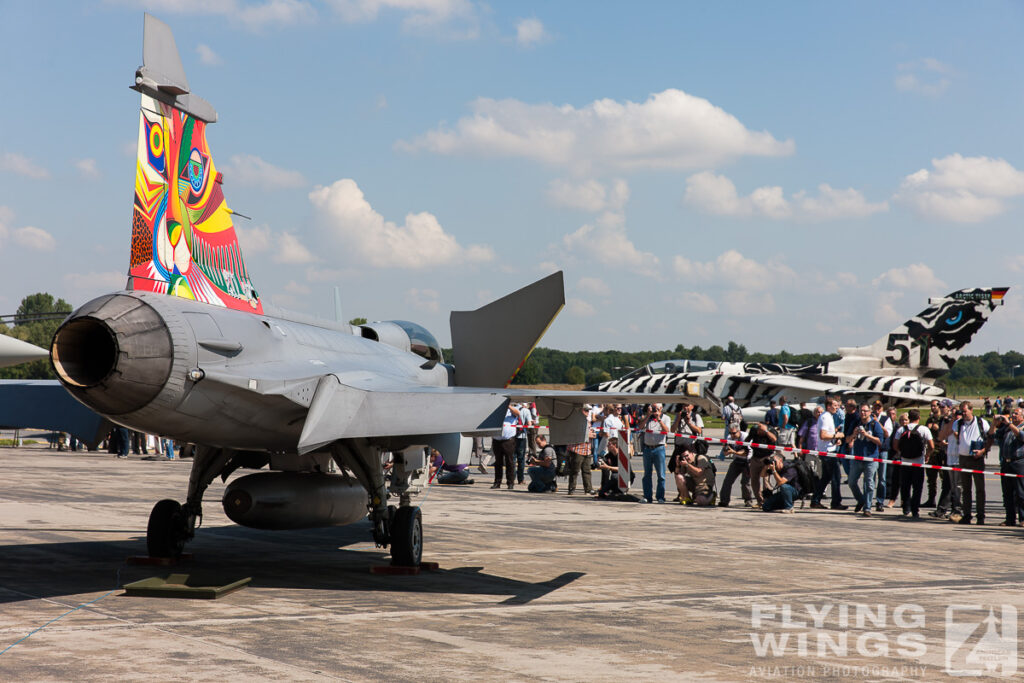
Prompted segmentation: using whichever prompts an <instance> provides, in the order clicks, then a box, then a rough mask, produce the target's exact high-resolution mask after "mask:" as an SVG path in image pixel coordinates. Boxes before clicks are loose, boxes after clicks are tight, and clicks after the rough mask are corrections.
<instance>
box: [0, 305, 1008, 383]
mask: <svg viewBox="0 0 1024 683" xmlns="http://www.w3.org/2000/svg"><path fill="white" fill-rule="evenodd" d="M70 312H71V304H69V303H68V302H66V301H64V300H63V299H55V298H54V297H53V296H52V295H51V294H47V293H45V292H38V293H36V294H31V295H29V296H26V297H25V298H24V299H22V300H21V305H20V306H18V310H17V311H16V312H15V314H14V316H13V318H12V319H11V320H10V321H9V324H5V323H2V322H0V334H6V335H10V336H13V337H17V338H18V339H22V340H24V341H27V342H29V343H31V344H35V345H36V346H39V347H42V348H44V349H49V348H50V341H51V340H52V339H53V333H54V332H56V331H57V327H58V326H59V325H60V322H61V320H60V318H61V317H62V315H66V314H68V313H70ZM350 322H351V323H353V324H362V323H365V322H366V320H365V319H362V318H356V319H353V320H351V321H350ZM444 357H445V359H446V360H448V361H449V362H456V361H455V359H454V357H453V354H452V350H451V349H445V350H444ZM683 358H686V359H690V360H716V361H730V362H736V363H744V362H747V363H798V364H810V363H821V362H823V361H829V360H835V359H837V358H838V356H836V355H835V354H823V353H789V352H788V351H779V352H778V353H761V352H754V353H751V352H750V351H748V350H747V347H746V346H744V345H743V344H738V343H736V342H734V341H730V342H729V343H728V344H727V345H726V346H724V347H723V346H719V345H717V344H715V345H713V346H709V347H707V348H703V347H701V346H686V345H684V344H679V345H677V346H676V347H675V348H674V349H664V350H661V351H559V350H558V349H548V348H544V347H539V348H537V349H534V351H533V353H532V354H530V358H529V359H528V360H527V361H526V363H525V364H524V365H523V367H522V368H520V370H519V373H518V374H517V375H516V377H515V379H514V380H513V381H514V382H515V383H516V384H595V383H597V382H604V381H607V380H609V379H613V378H618V377H621V376H622V375H625V374H626V373H628V372H630V371H631V370H634V369H636V368H639V367H643V366H644V365H647V364H648V363H654V362H656V361H661V360H672V359H683ZM0 378H3V379H55V378H56V376H55V375H54V374H53V370H52V369H51V368H50V362H49V361H48V360H46V359H43V360H38V361H33V362H32V363H25V364H22V365H17V366H14V367H10V368H0ZM937 383H938V384H939V385H940V386H944V387H945V388H946V391H947V392H949V393H951V394H977V395H984V394H994V393H997V392H1013V393H1018V390H1020V389H1024V354H1022V353H1020V352H1018V351H1007V352H1005V353H999V352H996V351H989V352H988V353H985V354H982V355H980V356H969V355H964V356H962V357H961V358H960V361H959V362H958V363H957V364H956V365H954V366H953V369H952V371H950V373H949V374H948V375H946V376H945V377H944V378H942V379H940V380H939V381H938V382H937Z"/></svg>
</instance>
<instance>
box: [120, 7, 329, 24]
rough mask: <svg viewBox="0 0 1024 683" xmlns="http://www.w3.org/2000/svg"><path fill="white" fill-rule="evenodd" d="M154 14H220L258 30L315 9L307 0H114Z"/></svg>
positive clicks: (306, 18)
mask: <svg viewBox="0 0 1024 683" xmlns="http://www.w3.org/2000/svg"><path fill="white" fill-rule="evenodd" d="M114 1H115V2H118V3H119V4H125V5H131V6H134V7H139V8H141V9H145V10H146V11H148V12H153V13H155V14H185V15H196V16H222V17H225V18H227V19H228V20H230V21H234V22H237V23H239V24H241V25H243V26H244V27H245V28H247V29H249V30H252V31H258V30H261V29H263V28H265V27H267V26H274V27H277V26H283V25H288V24H299V23H307V22H310V21H312V20H313V19H314V18H316V10H315V9H313V6H312V5H311V4H310V3H309V2H307V1H306V0H264V1H263V2H243V1H242V0H114Z"/></svg>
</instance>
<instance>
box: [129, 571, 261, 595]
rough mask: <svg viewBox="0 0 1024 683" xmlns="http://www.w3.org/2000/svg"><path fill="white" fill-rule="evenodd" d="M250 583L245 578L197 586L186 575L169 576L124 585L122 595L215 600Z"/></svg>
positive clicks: (249, 579) (248, 578) (248, 579)
mask: <svg viewBox="0 0 1024 683" xmlns="http://www.w3.org/2000/svg"><path fill="white" fill-rule="evenodd" d="M250 581H252V577H250V576H247V577H245V578H244V579H239V580H238V581H232V582H231V583H227V584H224V585H221V586H210V585H198V584H200V583H202V582H201V581H198V580H193V579H191V577H190V576H189V575H188V574H171V575H170V576H168V577H167V578H162V577H159V576H153V577H150V578H148V579H142V580H141V581H135V582H134V583H126V584H125V585H124V594H125V595H130V596H133V597H139V598H185V599H191V600H216V599H217V598H222V597H224V596H225V595H227V594H228V593H233V592H234V591H236V590H238V589H239V588H244V587H245V586H247V585H249V582H250Z"/></svg>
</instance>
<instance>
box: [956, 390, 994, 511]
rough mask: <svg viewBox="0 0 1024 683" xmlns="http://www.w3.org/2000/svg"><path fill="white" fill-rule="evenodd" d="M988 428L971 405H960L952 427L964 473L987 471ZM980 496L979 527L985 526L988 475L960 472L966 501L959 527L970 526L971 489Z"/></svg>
mask: <svg viewBox="0 0 1024 683" xmlns="http://www.w3.org/2000/svg"><path fill="white" fill-rule="evenodd" d="M988 431H989V424H988V423H987V422H986V421H985V419H984V418H981V417H975V416H974V407H973V406H972V405H971V402H970V401H964V402H963V403H961V404H960V418H959V419H958V420H957V421H956V422H954V423H953V433H954V434H956V441H957V454H958V455H959V457H960V467H962V468H964V469H965V470H984V469H985V456H986V455H987V454H988V449H989V445H990V444H989V442H988V441H987V437H988ZM972 484H973V485H974V490H975V491H976V492H977V506H978V524H984V523H985V475H984V474H981V472H978V473H977V474H971V473H970V472H960V488H961V496H962V497H963V506H964V516H963V518H962V519H961V520H960V524H970V523H971V498H972V495H971V485H972Z"/></svg>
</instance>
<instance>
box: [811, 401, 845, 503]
mask: <svg viewBox="0 0 1024 683" xmlns="http://www.w3.org/2000/svg"><path fill="white" fill-rule="evenodd" d="M838 409H839V404H838V403H837V402H836V400H835V399H834V398H830V399H827V400H826V401H825V412H823V413H822V414H821V416H820V417H818V423H817V424H816V425H815V427H814V428H815V429H816V430H817V431H818V450H822V451H828V452H830V453H835V452H836V439H837V437H838V438H841V437H842V434H841V433H837V432H836V423H835V414H836V411H837V410H838ZM840 470H842V467H841V466H840V464H839V459H838V458H831V457H827V456H826V457H823V458H822V459H821V481H820V482H818V490H817V491H815V492H814V495H813V496H812V498H811V507H812V508H820V509H824V508H825V506H824V505H822V504H821V499H822V497H823V496H824V495H825V488H826V487H827V486H829V485H831V486H832V505H831V506H830V507H831V508H832V509H833V510H846V509H848V507H849V506H847V505H843V493H842V491H841V490H840V478H839V472H840Z"/></svg>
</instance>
